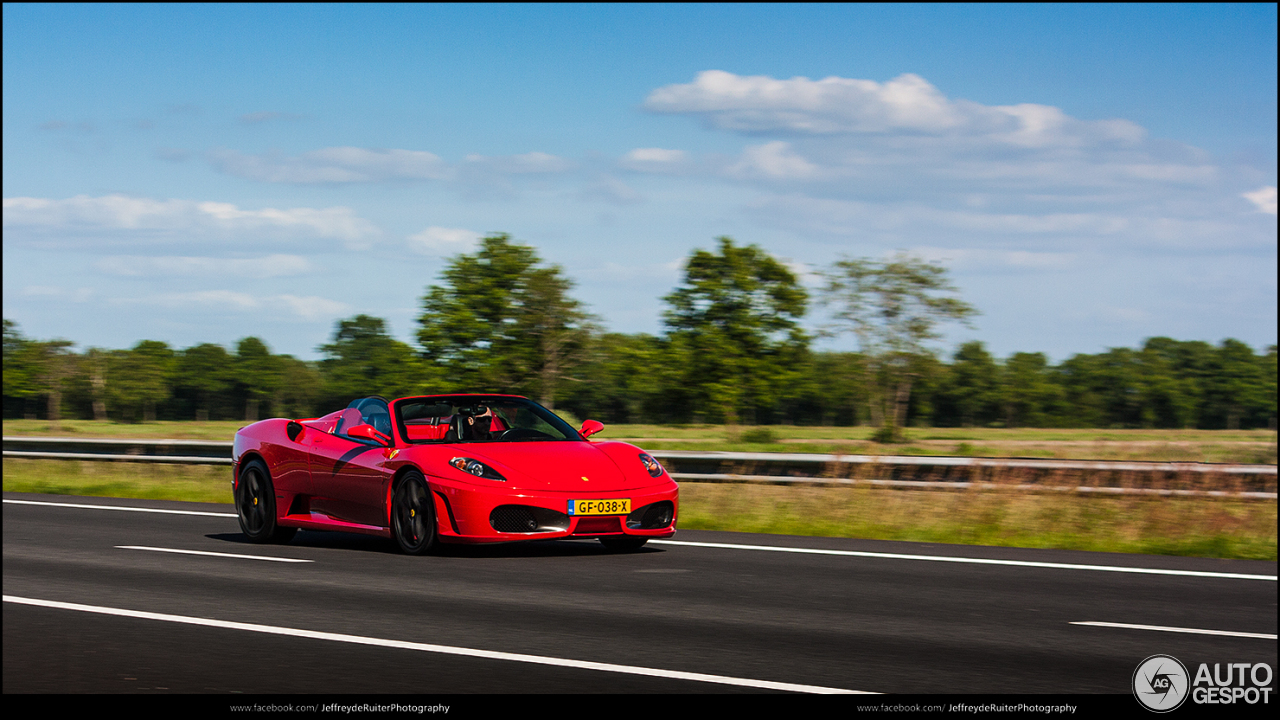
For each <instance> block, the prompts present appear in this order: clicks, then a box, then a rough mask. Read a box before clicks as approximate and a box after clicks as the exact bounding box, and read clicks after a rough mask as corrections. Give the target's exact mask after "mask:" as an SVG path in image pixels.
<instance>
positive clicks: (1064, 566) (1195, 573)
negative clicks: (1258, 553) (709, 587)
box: [649, 540, 1276, 582]
mask: <svg viewBox="0 0 1280 720" xmlns="http://www.w3.org/2000/svg"><path fill="white" fill-rule="evenodd" d="M649 542H651V543H661V544H663V545H685V546H689V547H705V548H722V549H727V550H765V551H768V552H787V553H807V554H812V555H843V556H846V557H865V558H884V559H888V560H928V561H931V562H950V563H971V564H975V565H1012V566H1015V567H1036V568H1053V569H1057V570H1100V571H1103V572H1121V573H1143V574H1148V575H1184V576H1189V577H1211V578H1233V579H1237V580H1270V581H1272V582H1275V581H1276V576H1275V575H1249V574H1245V573H1224V572H1202V571H1199V570H1166V569H1163V568H1141V567H1124V566H1120V565H1075V564H1070V563H1051V562H1033V561H1029V560H991V559H988V558H967V557H949V556H946V555H907V554H903V553H876V552H861V551H858V550H823V549H821V548H793V547H779V546H774V545H738V544H734V543H709V542H690V541H687V540H650V541H649Z"/></svg>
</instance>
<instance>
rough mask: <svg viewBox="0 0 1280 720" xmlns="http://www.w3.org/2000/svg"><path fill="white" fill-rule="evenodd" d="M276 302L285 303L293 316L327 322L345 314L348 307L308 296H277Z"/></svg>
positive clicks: (336, 302) (344, 304)
mask: <svg viewBox="0 0 1280 720" xmlns="http://www.w3.org/2000/svg"><path fill="white" fill-rule="evenodd" d="M274 299H276V300H279V301H280V302H283V303H285V304H286V305H288V306H289V307H290V309H292V310H293V312H294V314H296V315H297V316H298V317H300V318H303V319H304V320H327V319H329V318H335V317H337V316H339V315H342V314H345V313H346V312H347V311H348V310H349V309H350V306H349V305H347V304H346V303H341V302H338V301H336V300H326V299H325V298H322V297H316V296H314V295H308V296H306V297H298V296H297V295H278V296H276V298H274Z"/></svg>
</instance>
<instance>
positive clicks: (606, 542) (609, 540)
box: [600, 537, 649, 552]
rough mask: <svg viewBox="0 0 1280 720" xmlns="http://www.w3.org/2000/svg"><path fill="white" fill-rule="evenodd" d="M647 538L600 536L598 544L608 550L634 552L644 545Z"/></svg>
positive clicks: (647, 540)
mask: <svg viewBox="0 0 1280 720" xmlns="http://www.w3.org/2000/svg"><path fill="white" fill-rule="evenodd" d="M647 542H649V538H638V537H602V538H600V544H601V545H603V546H604V547H605V549H606V550H608V551H610V552H635V551H636V550H639V549H640V548H642V547H644V544H645V543H647Z"/></svg>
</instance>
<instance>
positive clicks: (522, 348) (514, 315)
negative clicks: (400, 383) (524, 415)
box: [418, 234, 591, 407]
mask: <svg viewBox="0 0 1280 720" xmlns="http://www.w3.org/2000/svg"><path fill="white" fill-rule="evenodd" d="M539 263H541V260H540V259H539V258H538V255H537V253H535V252H534V249H533V248H531V247H528V246H525V245H520V244H517V243H513V242H511V238H510V236H508V235H505V234H498V235H490V236H488V237H486V238H484V239H483V240H482V241H481V243H480V248H479V249H478V250H477V251H476V252H475V253H472V254H463V255H459V256H457V257H455V258H453V259H452V260H451V261H450V263H449V265H448V267H446V268H445V269H444V271H443V272H442V273H441V278H440V284H438V285H431V286H430V287H428V288H427V291H426V295H425V296H424V297H423V299H422V309H423V312H422V315H421V316H419V318H418V322H419V324H420V325H421V328H420V329H419V331H418V342H419V344H420V345H421V347H422V352H423V358H424V359H426V360H427V361H428V362H429V363H431V365H432V366H434V367H435V368H437V369H438V371H439V373H440V375H441V376H443V377H447V378H448V380H449V382H450V384H451V385H453V386H454V387H456V388H458V389H465V390H468V391H499V392H518V393H523V394H526V395H533V396H536V397H538V398H540V399H541V401H542V402H543V404H545V405H547V406H548V407H551V406H553V405H554V402H555V396H556V393H557V391H558V390H559V388H560V385H561V381H562V380H563V379H564V378H566V377H571V376H572V373H573V371H574V369H575V368H576V367H578V366H579V365H581V364H582V362H584V360H585V347H586V344H587V340H588V337H589V335H590V330H591V317H590V315H588V314H587V313H586V312H585V310H584V309H583V307H582V305H581V304H580V303H579V302H578V301H577V300H574V299H573V298H571V297H570V296H569V291H570V290H572V288H573V283H572V282H571V281H570V280H569V279H568V278H566V277H565V276H564V274H563V271H562V270H561V269H560V267H559V266H555V265H552V266H549V267H543V266H541V265H540V264H539Z"/></svg>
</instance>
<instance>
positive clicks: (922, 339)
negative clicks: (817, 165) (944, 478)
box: [823, 253, 977, 441]
mask: <svg viewBox="0 0 1280 720" xmlns="http://www.w3.org/2000/svg"><path fill="white" fill-rule="evenodd" d="M946 275H947V271H946V268H944V267H942V266H941V265H937V264H933V263H929V262H927V261H925V260H923V259H920V258H916V257H912V256H910V255H907V254H905V253H898V254H897V255H895V256H894V257H893V258H891V259H890V260H888V261H884V262H880V261H876V260H870V259H865V258H862V259H850V258H846V259H844V260H840V261H838V262H837V263H836V264H835V267H834V268H833V269H832V270H830V271H827V272H825V273H823V277H824V279H825V281H826V283H825V287H824V293H823V296H824V302H825V303H826V304H828V305H830V306H832V307H834V311H833V316H834V321H835V322H834V324H833V326H832V330H829V331H828V332H830V333H832V334H839V333H842V332H851V333H853V334H854V336H855V337H857V339H858V346H859V348H860V349H861V351H862V353H863V354H864V355H865V356H866V358H867V361H868V370H869V374H870V376H871V377H872V378H874V380H873V382H874V387H873V390H874V392H872V393H870V395H871V398H872V399H871V402H870V406H871V416H872V420H873V422H875V423H876V424H877V425H880V427H881V431H880V432H879V433H878V437H879V438H881V439H883V440H888V441H898V440H900V439H901V437H902V430H901V429H902V427H904V426H905V424H906V422H907V411H908V408H909V406H910V399H911V386H912V383H913V382H914V381H915V380H916V376H917V373H916V372H915V371H914V370H913V368H912V358H913V357H914V356H917V355H923V354H926V353H929V352H931V351H930V349H929V348H928V347H927V346H926V343H927V342H929V341H931V340H935V339H937V338H938V337H939V334H938V332H937V330H936V327H937V326H938V324H939V323H942V322H947V321H958V322H963V323H966V324H968V320H969V318H970V317H972V316H974V315H976V314H977V311H976V310H975V309H974V308H973V307H972V306H970V305H969V304H967V303H965V302H963V301H961V300H960V299H959V298H957V297H953V296H952V295H953V294H955V293H956V292H957V291H956V289H955V287H954V286H953V285H951V283H950V282H949V281H948V280H947V277H946Z"/></svg>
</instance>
